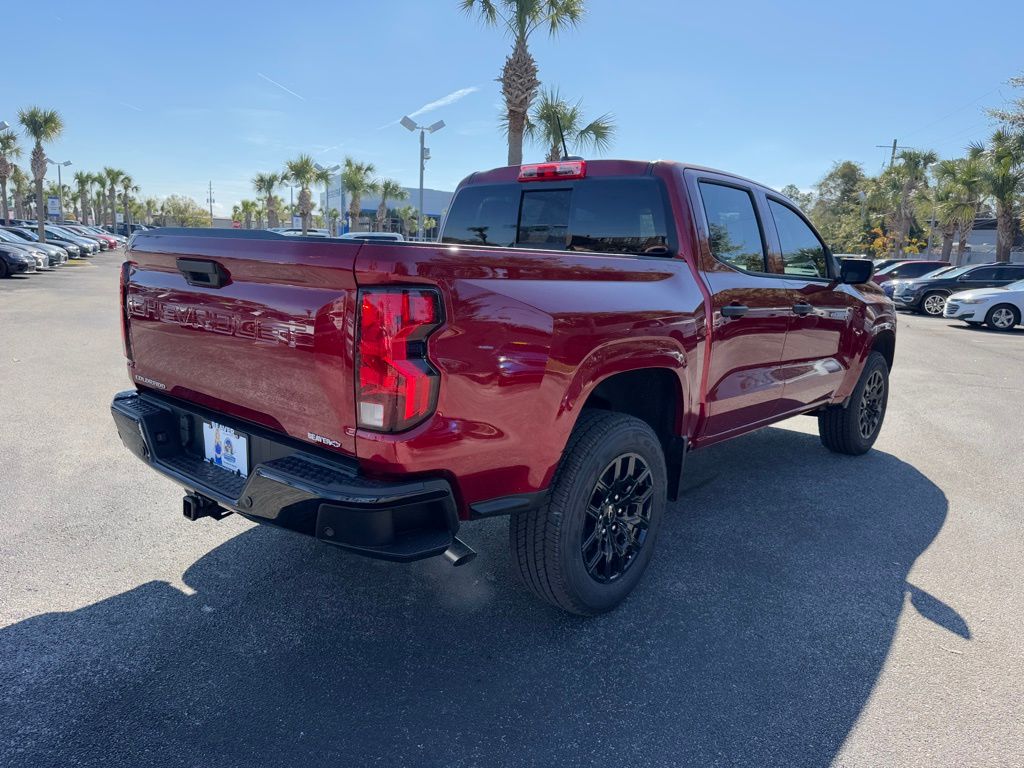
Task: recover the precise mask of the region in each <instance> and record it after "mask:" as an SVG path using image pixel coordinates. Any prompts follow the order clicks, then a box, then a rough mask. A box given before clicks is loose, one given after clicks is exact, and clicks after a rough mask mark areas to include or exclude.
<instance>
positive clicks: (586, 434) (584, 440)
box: [509, 410, 668, 616]
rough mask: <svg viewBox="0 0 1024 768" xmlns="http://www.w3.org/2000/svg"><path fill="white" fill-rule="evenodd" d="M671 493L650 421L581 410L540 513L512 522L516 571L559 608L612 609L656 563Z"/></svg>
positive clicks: (520, 516) (514, 517)
mask: <svg viewBox="0 0 1024 768" xmlns="http://www.w3.org/2000/svg"><path fill="white" fill-rule="evenodd" d="M667 488H668V480H667V472H666V469H665V457H664V455H663V453H662V449H661V444H660V442H659V441H658V437H657V436H656V435H655V434H654V431H653V430H652V429H651V428H650V426H648V424H647V423H646V422H643V421H641V420H640V419H637V418H634V417H632V416H627V415H625V414H621V413H610V412H608V411H598V410H593V411H591V410H587V411H584V412H583V414H582V415H581V416H580V418H579V421H578V422H577V424H576V427H575V429H573V432H572V436H571V437H570V438H569V443H568V445H567V446H566V449H565V453H564V454H563V455H562V460H561V462H560V463H559V465H558V470H557V471H556V472H555V477H554V480H553V481H552V483H551V487H550V488H549V490H548V493H547V496H546V498H545V501H544V503H543V504H542V506H540V507H539V508H537V509H534V510H530V511H527V512H516V513H513V515H512V517H511V520H510V521H509V547H510V550H511V559H512V563H513V568H514V569H515V570H516V571H517V573H518V575H519V578H520V579H521V580H522V582H523V583H524V584H525V585H526V586H527V587H528V588H529V589H530V591H531V592H533V593H534V594H535V595H536V596H537V597H539V598H541V599H542V600H546V601H547V602H549V603H551V604H552V605H554V606H557V607H558V608H561V609H563V610H566V611H569V612H570V613H575V614H579V615H581V616H593V615H596V614H599V613H604V612H605V611H609V610H611V609H612V608H614V607H615V606H616V605H618V604H619V603H620V602H622V600H624V599H625V597H626V596H627V595H628V594H629V593H630V592H632V591H633V588H634V587H636V585H637V583H639V581H640V578H641V577H642V576H643V573H644V570H645V569H646V568H647V564H648V563H649V562H650V560H651V556H652V554H653V552H654V545H655V540H656V538H657V534H658V528H659V527H660V525H661V520H662V517H663V516H664V513H665V505H666V496H667V493H666V492H667ZM619 505H622V506H619Z"/></svg>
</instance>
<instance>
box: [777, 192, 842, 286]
mask: <svg viewBox="0 0 1024 768" xmlns="http://www.w3.org/2000/svg"><path fill="white" fill-rule="evenodd" d="M768 208H769V209H770V210H771V212H772V218H773V219H775V228H776V229H777V230H778V232H779V243H780V244H781V245H782V264H783V269H784V271H785V273H786V274H787V275H801V276H803V277H827V276H828V266H827V265H826V264H825V259H826V256H825V246H824V245H822V244H821V241H820V240H819V239H818V238H817V236H816V235H815V234H814V232H813V231H811V228H810V227H809V226H807V223H806V222H805V221H804V220H803V219H801V218H800V216H799V215H797V213H796V211H794V210H793V209H792V208H790V207H789V206H786V205H783V204H782V203H777V202H775V201H774V200H769V201H768Z"/></svg>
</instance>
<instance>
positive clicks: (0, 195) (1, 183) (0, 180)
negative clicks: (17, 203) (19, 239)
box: [0, 176, 11, 224]
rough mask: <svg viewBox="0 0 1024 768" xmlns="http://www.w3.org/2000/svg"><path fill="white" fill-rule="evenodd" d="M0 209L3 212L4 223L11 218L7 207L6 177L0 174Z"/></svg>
mask: <svg viewBox="0 0 1024 768" xmlns="http://www.w3.org/2000/svg"><path fill="white" fill-rule="evenodd" d="M0 201H2V204H0V211H2V213H3V217H4V224H6V223H7V222H8V220H9V219H10V218H11V212H10V211H9V210H8V209H7V177H6V176H0Z"/></svg>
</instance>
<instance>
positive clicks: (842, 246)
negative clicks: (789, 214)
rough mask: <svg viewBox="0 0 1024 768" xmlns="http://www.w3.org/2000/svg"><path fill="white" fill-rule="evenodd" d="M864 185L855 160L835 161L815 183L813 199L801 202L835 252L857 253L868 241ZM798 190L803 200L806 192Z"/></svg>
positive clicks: (861, 169)
mask: <svg viewBox="0 0 1024 768" xmlns="http://www.w3.org/2000/svg"><path fill="white" fill-rule="evenodd" d="M867 186H868V178H867V177H866V176H865V174H864V169H863V168H862V167H861V166H860V165H859V164H858V163H854V162H852V161H850V160H844V161H842V162H837V163H834V164H833V165H832V167H831V168H830V169H829V171H828V173H826V174H825V175H824V176H822V177H821V179H819V180H818V183H817V184H815V186H814V194H813V195H811V196H810V198H811V199H812V200H813V202H812V203H810V205H809V206H804V205H801V206H800V207H801V208H803V209H804V211H805V212H806V213H807V214H808V216H809V217H810V219H811V221H812V223H813V224H814V226H815V227H816V228H817V229H818V231H819V232H820V233H821V235H822V237H824V238H825V242H827V243H828V244H829V247H830V248H832V250H833V251H835V252H836V253H856V252H858V251H863V250H864V248H865V245H866V243H867V241H868V238H867V236H866V232H867V230H868V222H867V221H865V214H866V213H867V208H866V200H867V192H866V187H867ZM783 192H784V193H785V190H783ZM797 193H798V194H799V195H800V196H801V197H802V198H803V200H804V202H806V200H807V197H808V196H807V195H806V193H802V192H800V191H799V190H797ZM790 199H793V201H794V202H798V201H797V199H795V198H792V197H791V198H790ZM798 204H799V203H798Z"/></svg>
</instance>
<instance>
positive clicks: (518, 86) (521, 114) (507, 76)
mask: <svg viewBox="0 0 1024 768" xmlns="http://www.w3.org/2000/svg"><path fill="white" fill-rule="evenodd" d="M459 5H460V7H461V8H462V10H463V11H464V12H465V13H467V14H472V15H476V16H478V17H479V18H480V19H481V20H482V21H483V22H484V23H485V24H486V25H488V26H492V27H498V28H500V29H501V30H503V31H504V32H505V34H506V35H507V36H508V37H510V38H511V40H512V53H511V54H510V55H509V56H508V58H507V59H505V65H504V67H502V70H501V77H500V78H499V82H500V83H501V95H502V97H503V98H504V100H505V115H504V118H503V121H504V124H505V126H506V128H507V133H508V164H509V165H521V164H522V162H523V135H524V133H525V131H526V121H527V116H528V115H529V113H530V107H531V106H532V105H533V100H534V99H535V98H536V97H537V91H538V90H539V88H540V80H539V79H538V77H537V75H538V69H537V62H536V61H535V60H534V58H533V55H532V54H531V53H530V49H529V45H528V43H529V40H530V36H531V35H532V34H533V33H534V32H536V31H537V30H538V29H547V31H548V33H549V34H550V35H551V36H555V35H557V34H558V33H559V32H560V31H562V30H566V29H571V28H574V27H576V26H577V25H578V24H579V23H580V22H581V21H582V20H583V15H584V3H583V0H460V3H459Z"/></svg>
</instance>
